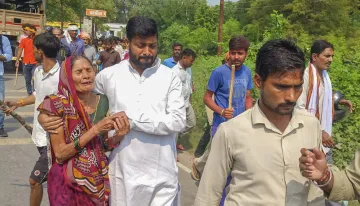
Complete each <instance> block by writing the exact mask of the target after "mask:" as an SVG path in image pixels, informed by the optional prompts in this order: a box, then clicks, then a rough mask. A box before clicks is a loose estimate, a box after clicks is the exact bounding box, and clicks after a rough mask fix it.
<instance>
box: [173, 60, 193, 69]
mask: <svg viewBox="0 0 360 206" xmlns="http://www.w3.org/2000/svg"><path fill="white" fill-rule="evenodd" d="M175 66H176V67H178V68H179V69H183V70H185V71H187V70H188V69H189V68H190V67H188V68H184V67H182V66H181V64H180V61H178V63H177V64H176V65H175Z"/></svg>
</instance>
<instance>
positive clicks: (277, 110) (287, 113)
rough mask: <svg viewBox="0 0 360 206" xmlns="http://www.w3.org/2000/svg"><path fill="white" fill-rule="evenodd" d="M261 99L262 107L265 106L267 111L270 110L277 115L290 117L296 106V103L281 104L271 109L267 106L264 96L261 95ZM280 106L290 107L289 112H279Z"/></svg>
mask: <svg viewBox="0 0 360 206" xmlns="http://www.w3.org/2000/svg"><path fill="white" fill-rule="evenodd" d="M261 99H262V102H263V104H264V106H266V107H267V108H268V109H270V110H271V111H273V112H275V113H276V114H279V115H290V114H292V113H293V111H294V108H295V106H296V102H286V103H281V104H278V105H277V106H276V107H272V106H271V105H270V104H268V101H267V100H266V99H264V95H263V94H261ZM282 106H291V107H292V108H291V110H288V111H281V110H280V108H281V107H282Z"/></svg>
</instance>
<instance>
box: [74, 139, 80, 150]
mask: <svg viewBox="0 0 360 206" xmlns="http://www.w3.org/2000/svg"><path fill="white" fill-rule="evenodd" d="M74 147H75V150H76V151H78V152H79V151H80V150H81V149H82V148H81V146H80V143H79V138H76V140H75V141H74Z"/></svg>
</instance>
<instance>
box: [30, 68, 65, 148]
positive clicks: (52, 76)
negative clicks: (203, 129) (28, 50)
mask: <svg viewBox="0 0 360 206" xmlns="http://www.w3.org/2000/svg"><path fill="white" fill-rule="evenodd" d="M59 73H60V66H59V64H58V63H56V64H55V65H54V67H53V68H52V69H51V70H50V71H49V72H48V73H44V70H43V67H42V66H41V65H40V66H38V67H37V68H36V69H35V71H34V89H35V92H34V95H35V108H34V122H33V132H32V135H31V138H32V140H33V141H34V143H35V145H36V146H37V147H45V146H47V139H46V138H47V137H46V132H45V131H44V129H43V128H42V126H41V125H40V124H39V122H38V119H37V118H38V115H39V111H37V108H38V107H39V105H40V104H41V103H42V102H43V101H44V98H45V97H46V96H48V95H51V94H56V93H57V92H58V84H59Z"/></svg>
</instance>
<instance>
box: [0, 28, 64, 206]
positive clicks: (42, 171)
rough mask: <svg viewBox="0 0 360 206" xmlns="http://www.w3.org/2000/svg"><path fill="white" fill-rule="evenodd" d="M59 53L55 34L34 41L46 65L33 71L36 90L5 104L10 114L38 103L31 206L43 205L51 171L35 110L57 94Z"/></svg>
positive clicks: (31, 182) (33, 137)
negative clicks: (45, 99)
mask: <svg viewBox="0 0 360 206" xmlns="http://www.w3.org/2000/svg"><path fill="white" fill-rule="evenodd" d="M59 50H60V40H59V39H58V38H56V37H55V36H54V35H52V34H50V33H48V32H46V33H42V34H40V35H38V36H36V37H35V38H34V56H35V59H36V60H37V61H39V62H43V63H42V65H41V66H39V67H37V68H36V69H35V72H34V89H35V91H34V92H33V93H32V94H31V95H30V96H27V97H25V98H23V99H20V100H18V101H7V102H5V104H6V105H7V106H8V107H9V109H7V110H4V112H5V113H7V114H9V113H10V112H11V111H13V110H15V109H16V108H18V107H23V106H26V105H31V104H35V111H34V123H33V125H34V128H33V132H32V136H31V138H32V139H33V141H34V143H35V145H36V147H37V149H38V151H39V155H40V156H39V159H38V160H37V162H36V163H35V166H34V169H33V171H32V172H31V174H30V179H29V182H30V186H31V192H30V204H29V205H30V206H40V204H41V200H42V196H43V187H42V183H44V182H45V181H46V179H47V172H48V155H47V153H48V151H47V138H46V132H45V131H44V129H43V128H42V127H41V125H40V124H39V122H38V120H37V117H38V115H39V112H38V111H37V110H36V109H37V108H38V106H39V105H40V103H41V102H42V101H43V100H44V98H45V96H47V95H50V94H56V93H57V91H58V84H59V71H60V66H59V64H58V63H57V60H56V56H57V54H58V52H59Z"/></svg>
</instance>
